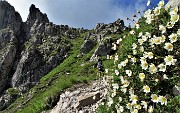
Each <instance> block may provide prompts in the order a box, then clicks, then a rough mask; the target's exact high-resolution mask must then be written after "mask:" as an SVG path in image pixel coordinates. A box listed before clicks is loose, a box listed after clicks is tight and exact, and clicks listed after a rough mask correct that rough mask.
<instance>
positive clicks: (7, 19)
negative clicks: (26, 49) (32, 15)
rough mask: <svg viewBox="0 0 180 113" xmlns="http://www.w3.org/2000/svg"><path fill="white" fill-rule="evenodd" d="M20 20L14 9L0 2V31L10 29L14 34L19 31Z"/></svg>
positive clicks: (6, 3) (4, 2)
mask: <svg viewBox="0 0 180 113" xmlns="http://www.w3.org/2000/svg"><path fill="white" fill-rule="evenodd" d="M21 23H22V19H21V16H20V15H19V13H18V12H16V11H15V9H14V7H13V6H11V5H10V4H9V3H8V2H6V1H1V2H0V29H5V28H10V29H12V30H13V31H14V32H15V34H16V33H18V32H19V31H20V27H21Z"/></svg>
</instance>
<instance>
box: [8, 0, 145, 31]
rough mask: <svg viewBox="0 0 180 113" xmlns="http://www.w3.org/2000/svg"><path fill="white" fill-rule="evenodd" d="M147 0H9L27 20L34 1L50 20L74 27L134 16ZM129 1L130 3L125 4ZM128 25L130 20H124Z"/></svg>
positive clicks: (87, 26)
mask: <svg viewBox="0 0 180 113" xmlns="http://www.w3.org/2000/svg"><path fill="white" fill-rule="evenodd" d="M144 1H146V0H135V1H134V0H132V2H131V1H130V0H129V1H127V0H51V1H50V0H8V2H9V3H11V4H12V5H13V6H14V7H15V9H16V10H17V11H18V12H19V13H20V14H21V16H22V18H23V20H24V21H25V20H26V18H27V16H28V13H29V11H28V10H29V7H30V5H31V4H32V3H33V4H35V5H36V7H38V8H39V9H40V10H41V11H42V12H43V13H47V15H48V17H49V20H50V21H52V22H54V23H56V24H67V25H69V26H72V27H84V28H93V27H95V25H96V24H97V23H110V22H113V21H115V20H116V19H118V18H120V19H125V18H126V17H132V14H134V13H135V12H136V10H137V9H140V10H144V8H145V7H144V6H146V3H145V4H144ZM124 2H126V3H127V2H129V4H126V5H125V4H124ZM124 21H125V24H126V25H128V23H129V22H128V21H126V20H124Z"/></svg>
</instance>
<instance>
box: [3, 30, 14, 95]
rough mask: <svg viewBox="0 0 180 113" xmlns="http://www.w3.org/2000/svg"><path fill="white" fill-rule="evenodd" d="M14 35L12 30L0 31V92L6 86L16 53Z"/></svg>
mask: <svg viewBox="0 0 180 113" xmlns="http://www.w3.org/2000/svg"><path fill="white" fill-rule="evenodd" d="M16 50H17V48H16V37H15V35H14V33H13V32H12V31H8V32H3V31H1V32H0V92H1V91H3V90H4V88H6V86H7V85H8V83H9V79H10V77H11V76H10V75H9V73H10V70H11V68H12V66H13V62H14V60H15V55H16Z"/></svg>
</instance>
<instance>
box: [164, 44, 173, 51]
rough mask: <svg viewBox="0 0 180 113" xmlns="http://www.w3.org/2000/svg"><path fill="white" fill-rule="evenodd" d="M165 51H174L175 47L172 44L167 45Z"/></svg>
mask: <svg viewBox="0 0 180 113" xmlns="http://www.w3.org/2000/svg"><path fill="white" fill-rule="evenodd" d="M164 49H166V50H168V51H172V50H173V45H172V44H171V43H165V46H164Z"/></svg>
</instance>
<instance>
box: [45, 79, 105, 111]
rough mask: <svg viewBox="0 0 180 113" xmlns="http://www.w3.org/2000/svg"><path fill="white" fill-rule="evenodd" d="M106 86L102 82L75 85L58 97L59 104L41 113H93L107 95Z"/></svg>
mask: <svg viewBox="0 0 180 113" xmlns="http://www.w3.org/2000/svg"><path fill="white" fill-rule="evenodd" d="M106 85H107V84H104V81H103V80H97V81H93V82H92V83H90V84H89V85H87V84H86V85H84V84H82V85H81V84H80V85H76V86H74V87H73V88H70V89H67V90H66V91H65V92H64V93H62V94H61V95H60V99H59V102H58V103H57V105H56V106H55V107H54V108H53V109H52V110H50V111H46V112H43V113H80V112H81V113H95V111H96V109H97V108H98V106H99V105H100V103H101V102H102V101H103V100H104V99H105V97H106V94H107V86H106Z"/></svg>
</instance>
